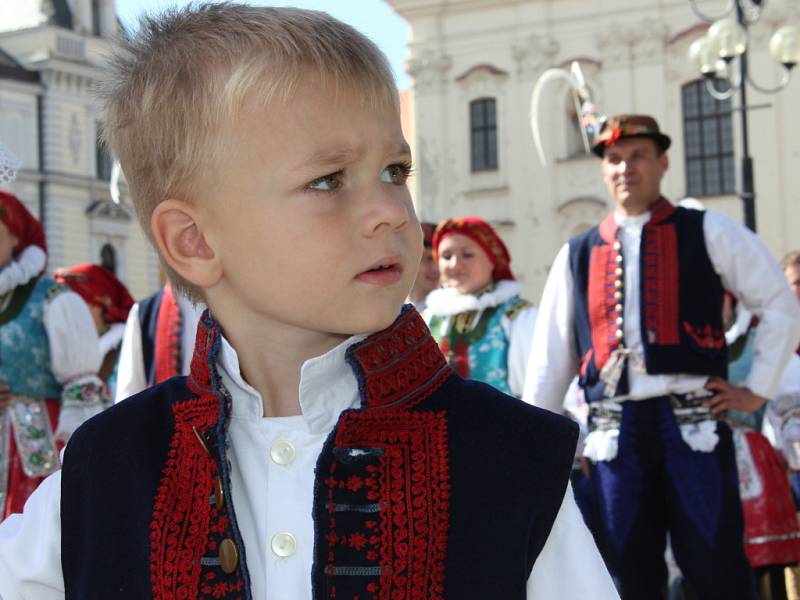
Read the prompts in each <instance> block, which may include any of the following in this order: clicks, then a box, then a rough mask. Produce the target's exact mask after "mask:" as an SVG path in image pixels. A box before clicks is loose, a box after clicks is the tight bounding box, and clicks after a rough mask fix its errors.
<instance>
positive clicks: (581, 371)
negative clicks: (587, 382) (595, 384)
mask: <svg viewBox="0 0 800 600" xmlns="http://www.w3.org/2000/svg"><path fill="white" fill-rule="evenodd" d="M592 354H594V352H593V351H592V349H591V348H589V350H588V351H587V352H586V354H584V355H583V358H582V359H581V366H580V369H578V375H580V376H581V377H586V369H588V368H589V361H590V360H592Z"/></svg>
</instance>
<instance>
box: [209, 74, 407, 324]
mask: <svg viewBox="0 0 800 600" xmlns="http://www.w3.org/2000/svg"><path fill="white" fill-rule="evenodd" d="M228 135H229V136H230V137H229V139H228V140H226V141H227V142H228V144H229V147H230V148H233V152H232V153H230V154H228V155H227V156H225V157H224V158H223V160H222V163H221V164H220V165H219V169H218V170H217V175H216V183H215V184H214V185H213V190H210V191H209V194H204V196H205V195H207V196H208V198H207V201H206V199H205V198H202V199H201V203H202V204H203V206H204V209H203V210H204V215H205V216H204V217H203V220H204V223H203V224H202V225H201V227H202V229H203V232H204V234H205V236H206V239H207V241H208V243H209V245H210V246H211V248H213V250H214V252H215V253H216V254H217V255H218V256H219V259H220V260H221V264H222V268H223V277H222V280H221V282H220V284H219V285H217V286H214V287H213V288H210V289H207V290H205V294H206V297H207V300H208V303H209V305H211V306H212V309H215V310H216V311H217V312H218V313H219V311H221V310H225V311H228V313H229V315H230V314H234V315H235V317H234V318H237V319H248V321H247V322H249V323H252V324H253V326H258V324H259V323H262V324H263V323H268V322H273V323H279V324H282V325H288V326H291V327H295V328H299V329H302V330H304V331H306V332H319V333H324V334H334V335H339V336H341V335H351V334H357V333H368V332H373V331H377V330H380V329H382V328H385V327H387V326H389V325H390V324H391V323H392V322H393V321H394V319H395V318H396V317H397V315H398V313H399V311H400V307H401V306H402V304H403V301H404V299H405V298H406V296H407V294H408V292H409V290H410V289H411V285H412V283H413V281H414V277H415V275H416V268H417V265H418V264H419V262H420V256H421V253H422V232H421V229H420V226H419V223H418V222H417V218H416V215H415V213H414V209H413V206H412V203H411V197H410V195H409V192H408V188H407V187H406V177H407V176H408V171H409V168H410V166H409V163H410V160H411V156H410V152H409V149H408V145H407V144H406V142H405V139H404V137H403V133H402V131H401V129H400V118H399V115H398V113H397V111H396V110H394V109H392V108H391V107H382V108H371V107H369V106H368V105H366V104H362V103H361V102H360V100H359V91H358V90H356V91H354V92H350V91H342V90H340V91H339V93H338V95H336V94H333V93H332V92H330V91H329V90H328V89H327V88H326V87H325V86H323V85H321V84H315V83H314V82H311V81H306V82H304V83H303V84H301V85H299V86H298V89H297V91H296V93H295V94H294V95H293V98H292V99H291V100H290V101H289V102H288V103H287V104H285V105H284V104H281V103H278V102H275V103H273V105H272V106H270V107H269V108H268V109H264V108H257V109H256V108H253V109H248V110H246V111H244V112H243V114H242V115H241V118H240V119H239V120H238V124H237V125H236V126H234V127H233V128H231V129H230V130H229V132H228ZM217 288H219V289H217ZM223 291H224V293H220V292H223ZM218 316H219V317H223V315H222V314H218ZM229 318H230V317H229ZM221 321H222V322H223V325H224V319H221Z"/></svg>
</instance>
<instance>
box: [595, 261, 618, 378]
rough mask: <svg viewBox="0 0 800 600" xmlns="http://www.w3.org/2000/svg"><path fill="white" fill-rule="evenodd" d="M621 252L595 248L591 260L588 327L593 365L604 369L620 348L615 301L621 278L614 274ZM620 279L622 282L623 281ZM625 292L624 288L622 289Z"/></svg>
mask: <svg viewBox="0 0 800 600" xmlns="http://www.w3.org/2000/svg"><path fill="white" fill-rule="evenodd" d="M617 254H618V252H617V251H616V250H614V249H613V248H612V247H611V246H595V247H594V248H592V253H591V255H590V257H589V288H588V290H587V291H588V297H587V301H588V303H589V326H590V327H591V329H592V347H593V348H594V364H595V366H596V367H597V368H598V369H602V368H603V365H604V364H606V361H607V360H608V357H609V356H610V355H611V353H612V352H613V351H614V350H616V349H617V348H618V347H619V344H620V340H619V338H617V336H616V335H615V332H616V330H617V325H616V322H615V320H616V318H617V312H616V310H615V307H616V305H617V304H618V302H617V301H616V299H615V298H614V292H615V291H617V288H615V287H614V282H615V281H617V280H618V279H620V278H619V277H618V276H617V275H616V273H615V272H614V271H615V269H616V268H617V266H618V265H617V262H616V258H615V257H616V256H617ZM620 280H621V279H620ZM620 289H622V288H620Z"/></svg>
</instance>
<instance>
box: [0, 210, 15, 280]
mask: <svg viewBox="0 0 800 600" xmlns="http://www.w3.org/2000/svg"><path fill="white" fill-rule="evenodd" d="M18 243H19V240H18V239H17V236H15V235H14V234H12V233H11V232H10V231H9V230H8V227H6V224H5V223H3V222H2V221H0V269H2V268H3V267H5V266H6V265H7V264H8V263H10V262H11V259H12V258H13V257H14V248H16V246H17V244H18Z"/></svg>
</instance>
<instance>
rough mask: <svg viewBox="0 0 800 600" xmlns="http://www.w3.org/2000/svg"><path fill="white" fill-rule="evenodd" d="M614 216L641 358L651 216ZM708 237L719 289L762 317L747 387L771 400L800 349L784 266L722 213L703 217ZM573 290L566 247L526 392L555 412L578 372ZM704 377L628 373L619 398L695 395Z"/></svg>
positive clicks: (629, 330)
mask: <svg viewBox="0 0 800 600" xmlns="http://www.w3.org/2000/svg"><path fill="white" fill-rule="evenodd" d="M614 218H615V220H616V222H617V224H618V226H619V240H620V242H621V243H622V252H623V260H624V264H625V303H624V309H623V310H624V315H623V319H624V333H625V338H624V339H625V345H626V346H627V347H628V348H630V349H631V350H633V351H634V352H638V353H639V354H640V356H641V355H642V354H641V353H642V338H641V309H640V300H641V299H640V288H639V281H640V279H639V265H640V262H639V248H640V240H641V235H642V227H643V226H644V224H645V223H647V222H648V221H649V220H650V213H649V212H647V213H645V214H643V215H638V216H633V217H628V216H623V215H620V214H619V213H615V215H614ZM703 233H704V236H705V242H706V249H707V251H708V256H709V258H710V259H711V264H712V265H713V267H714V271H715V272H716V273H717V274H718V275H719V276H720V279H721V280H722V285H723V286H724V288H725V289H726V290H729V291H730V292H732V293H733V294H734V295H735V296H736V298H737V299H738V300H739V301H740V302H741V303H742V304H744V306H746V307H747V308H748V309H749V310H750V311H751V312H752V313H753V314H755V315H756V316H757V317H758V318H759V319H760V323H759V325H758V327H757V328H756V338H755V342H754V361H753V368H752V370H751V371H750V375H749V376H748V378H747V380H746V382H745V383H744V385H746V386H747V387H748V388H750V390H752V391H753V392H755V393H756V394H759V395H761V396H764V397H766V398H769V397H771V395H772V393H773V392H774V390H775V386H776V385H777V383H778V380H779V378H780V376H781V374H782V372H783V369H784V367H785V365H786V362H787V361H788V360H789V357H790V356H791V354H792V352H794V350H795V348H797V342H798V340H799V339H800V307H798V304H797V300H796V299H795V298H794V296H793V295H792V293H791V291H790V290H789V287H788V286H787V285H786V280H785V279H784V276H783V273H782V272H781V270H780V267H779V266H778V265H777V263H776V262H775V260H774V259H773V258H772V256H771V255H770V253H769V250H767V248H766V247H765V246H764V244H763V243H762V242H761V240H760V239H759V238H758V237H757V236H756V235H755V234H754V233H753V232H751V231H750V230H748V229H745V228H744V227H742V226H741V225H739V224H738V223H736V222H735V221H733V220H731V219H729V218H728V217H726V216H724V215H722V214H720V213H717V212H713V211H706V213H705V216H704V218H703ZM573 286H574V284H573V280H572V273H571V271H570V268H569V244H565V245H564V246H563V247H562V248H561V250H560V251H559V253H558V255H557V256H556V259H555V261H554V262H553V266H552V268H551V270H550V275H549V277H548V278H547V283H546V284H545V288H544V292H543V294H542V302H541V304H540V307H539V318H538V320H537V323H536V330H535V332H534V339H533V348H534V350H533V351H532V352H531V354H530V357H529V359H528V371H527V375H526V381H525V392H524V394H523V399H524V400H525V401H526V402H529V403H532V404H536V405H537V406H541V407H544V408H547V409H549V410H552V411H555V412H561V405H562V400H563V398H564V393H565V392H566V390H567V388H568V386H569V383H570V381H571V380H572V378H573V377H574V376H575V375H576V373H577V372H578V365H579V358H578V355H577V349H576V347H575V338H574V331H573V325H574V323H573V312H574V305H575V302H574V291H573ZM698 301H702V299H698ZM707 379H708V378H707V377H698V376H690V375H648V374H647V373H644V372H641V371H639V370H637V369H634V368H629V369H628V382H629V391H630V393H629V394H628V395H627V396H621V397H618V398H617V399H619V400H640V399H645V398H653V397H656V396H663V395H665V394H668V393H686V392H692V391H696V390H699V389H701V388H702V387H703V385H704V384H705V382H706V380H707Z"/></svg>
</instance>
